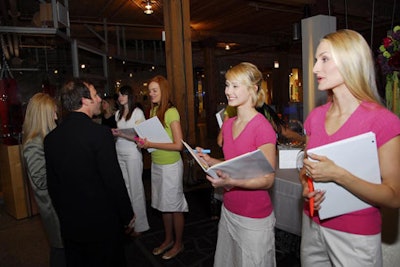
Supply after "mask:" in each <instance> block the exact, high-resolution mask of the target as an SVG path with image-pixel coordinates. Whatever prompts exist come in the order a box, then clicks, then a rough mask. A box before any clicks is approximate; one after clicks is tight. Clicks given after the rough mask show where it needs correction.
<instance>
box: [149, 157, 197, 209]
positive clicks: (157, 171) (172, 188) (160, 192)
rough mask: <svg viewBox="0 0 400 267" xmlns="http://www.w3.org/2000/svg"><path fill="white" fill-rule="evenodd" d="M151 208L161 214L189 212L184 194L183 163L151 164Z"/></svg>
mask: <svg viewBox="0 0 400 267" xmlns="http://www.w3.org/2000/svg"><path fill="white" fill-rule="evenodd" d="M151 206H152V207H153V208H155V209H157V210H159V211H161V212H187V211H189V208H188V204H187V202H186V199H185V195H184V194H183V163H182V160H178V161H177V162H175V163H173V164H165V165H160V164H155V163H152V164H151Z"/></svg>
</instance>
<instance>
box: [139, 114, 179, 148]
mask: <svg viewBox="0 0 400 267" xmlns="http://www.w3.org/2000/svg"><path fill="white" fill-rule="evenodd" d="M133 128H134V129H135V131H136V133H137V134H138V135H139V137H140V138H147V140H149V141H150V142H153V143H172V140H171V138H170V137H169V135H168V134H167V132H166V131H165V129H164V126H163V125H162V124H161V121H160V120H159V119H158V117H157V116H154V117H151V118H150V119H147V120H145V121H144V122H141V123H139V124H136V125H134V126H133ZM154 150H156V149H154V148H148V149H147V151H149V152H153V151H154Z"/></svg>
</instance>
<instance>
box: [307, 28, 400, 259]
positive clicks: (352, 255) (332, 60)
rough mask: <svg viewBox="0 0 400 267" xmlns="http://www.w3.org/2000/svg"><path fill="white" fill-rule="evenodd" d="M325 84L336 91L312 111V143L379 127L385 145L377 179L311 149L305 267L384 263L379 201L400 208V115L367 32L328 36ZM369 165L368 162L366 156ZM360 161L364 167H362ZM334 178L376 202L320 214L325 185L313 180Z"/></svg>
mask: <svg viewBox="0 0 400 267" xmlns="http://www.w3.org/2000/svg"><path fill="white" fill-rule="evenodd" d="M315 58H316V61H315V64H314V68H313V71H314V74H315V75H316V78H317V81H318V90H320V91H326V92H328V94H329V95H330V96H331V97H330V101H328V103H326V104H324V105H321V106H319V107H316V108H315V109H314V110H312V111H311V112H310V114H309V115H308V117H307V119H306V121H305V123H304V129H305V132H306V135H307V137H306V139H307V145H306V150H308V149H311V148H315V147H319V146H322V145H326V144H330V143H333V142H336V141H340V140H343V139H347V138H350V137H354V136H357V135H361V134H364V133H367V132H373V133H374V134H375V136H376V145H377V148H378V158H379V167H380V173H381V183H380V184H374V183H370V182H367V181H366V177H360V175H355V174H353V173H350V172H349V171H348V170H346V169H344V168H342V167H340V166H338V165H336V164H335V162H333V161H332V160H331V159H329V158H328V157H325V156H322V155H315V154H308V155H307V158H305V159H304V168H303V169H302V171H301V173H300V180H301V182H302V186H303V197H304V198H305V200H306V201H307V202H309V200H310V199H312V198H313V201H314V206H313V207H312V208H314V210H315V211H316V212H314V213H313V212H312V209H310V208H309V205H305V209H304V213H303V223H302V239H301V254H300V255H301V266H305V267H307V266H313V267H314V266H374V267H380V266H382V251H381V213H380V209H379V207H380V206H384V207H389V208H399V207H400V179H399V173H400V164H398V163H399V158H400V120H399V118H398V117H397V116H396V115H395V114H393V113H392V112H390V111H389V110H387V109H386V108H385V107H384V106H383V105H382V104H381V101H380V97H379V95H378V92H377V86H376V82H375V69H374V59H373V57H372V52H371V49H370V47H369V45H368V43H367V42H366V40H365V39H364V38H363V36H362V35H361V34H359V33H357V32H355V31H352V30H348V29H345V30H339V31H337V32H333V33H330V34H328V35H326V36H324V37H323V38H322V39H321V41H320V43H319V45H318V47H317V50H316V53H315ZM396 162H397V163H396ZM360 164H361V165H362V164H363V163H361V162H360ZM361 165H360V166H361ZM309 178H310V179H312V180H313V181H315V182H324V183H326V182H334V183H336V184H337V185H339V186H341V187H343V188H344V189H346V190H347V191H349V192H350V193H352V194H353V195H355V196H356V197H358V198H359V199H361V200H363V201H364V202H366V203H368V204H370V205H371V207H368V208H365V209H362V210H358V211H354V212H349V213H346V214H343V215H339V216H336V217H333V218H328V219H320V218H319V216H318V211H319V210H320V208H321V206H323V205H324V199H325V193H326V192H324V191H318V190H316V191H313V190H310V188H309V187H308V183H307V180H308V179H309Z"/></svg>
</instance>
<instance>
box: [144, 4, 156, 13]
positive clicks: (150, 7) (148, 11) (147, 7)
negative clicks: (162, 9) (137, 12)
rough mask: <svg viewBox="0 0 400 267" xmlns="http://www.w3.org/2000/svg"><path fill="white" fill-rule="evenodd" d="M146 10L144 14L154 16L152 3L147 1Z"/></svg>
mask: <svg viewBox="0 0 400 267" xmlns="http://www.w3.org/2000/svg"><path fill="white" fill-rule="evenodd" d="M144 7H145V8H146V9H145V10H144V14H146V15H151V14H153V12H154V11H153V7H152V6H151V1H147V2H146V5H145V6H144Z"/></svg>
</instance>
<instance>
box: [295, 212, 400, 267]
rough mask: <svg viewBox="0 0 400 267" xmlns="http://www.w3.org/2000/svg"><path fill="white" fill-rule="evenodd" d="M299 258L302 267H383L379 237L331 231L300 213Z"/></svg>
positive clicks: (379, 235)
mask: <svg viewBox="0 0 400 267" xmlns="http://www.w3.org/2000/svg"><path fill="white" fill-rule="evenodd" d="M399 253H400V252H399ZM300 256H301V266H302V267H329V266H335V267H338V266H342V267H382V250H381V234H377V235H357V234H350V233H346V232H341V231H337V230H332V229H329V228H326V227H322V226H321V225H319V224H317V223H315V222H314V221H312V220H311V219H310V217H308V216H307V215H305V214H304V213H303V226H302V235H301V248H300Z"/></svg>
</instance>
